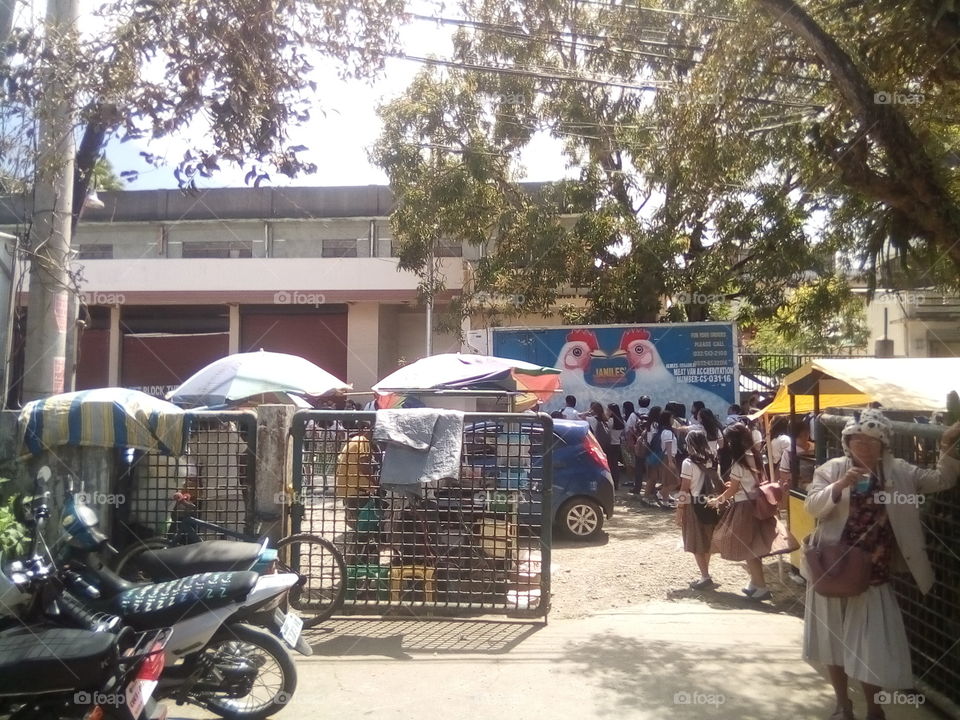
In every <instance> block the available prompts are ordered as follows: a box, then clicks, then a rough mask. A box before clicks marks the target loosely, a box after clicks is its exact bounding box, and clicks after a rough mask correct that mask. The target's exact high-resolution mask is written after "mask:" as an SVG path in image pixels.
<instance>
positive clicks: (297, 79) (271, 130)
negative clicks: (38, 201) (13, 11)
mask: <svg viewBox="0 0 960 720" xmlns="http://www.w3.org/2000/svg"><path fill="white" fill-rule="evenodd" d="M95 5H96V7H95V8H94V9H91V10H90V14H92V15H93V16H94V22H96V24H97V32H96V33H95V34H92V33H91V34H89V35H85V36H83V37H79V36H78V35H76V34H75V33H73V34H71V33H68V34H62V35H57V36H48V35H47V34H46V33H45V31H44V28H43V27H42V25H41V24H39V23H38V25H37V26H35V27H33V26H21V27H15V28H14V29H13V32H12V33H11V36H10V39H9V41H8V43H7V47H6V53H5V54H4V56H3V60H2V61H0V102H2V104H3V106H4V108H5V109H6V111H5V114H4V117H3V118H2V124H0V132H4V133H5V135H4V137H5V138H6V139H8V140H9V141H10V143H12V145H11V144H9V143H6V142H4V140H0V150H9V149H12V148H13V146H16V147H19V148H20V152H21V154H22V156H23V157H26V158H27V160H29V158H30V157H32V153H33V151H34V149H35V148H33V143H34V141H35V138H34V135H33V133H34V122H33V121H34V119H35V117H36V114H37V113H38V112H40V109H41V108H42V103H41V102H40V101H41V98H42V97H43V96H44V93H51V92H56V93H64V94H65V95H66V96H67V97H75V98H76V111H77V115H78V119H79V126H80V128H81V131H80V135H81V142H80V146H79V149H78V169H77V172H78V177H80V178H81V179H88V178H89V175H90V173H91V172H92V171H93V167H94V163H95V162H96V159H97V158H98V157H99V155H100V152H101V150H102V147H103V145H104V143H105V141H106V139H107V138H108V137H110V136H111V135H113V136H116V137H118V138H119V139H121V140H131V139H144V140H149V139H157V138H163V137H165V136H168V135H179V136H181V137H183V138H185V139H187V141H188V142H190V143H191V148H190V150H188V151H187V153H186V154H185V155H184V157H183V158H182V160H181V161H180V162H179V163H178V165H177V167H176V175H177V177H178V179H179V180H180V182H181V184H183V185H185V186H191V185H193V184H194V183H195V181H196V179H197V178H198V177H210V176H212V174H213V173H215V172H216V171H217V170H218V169H219V167H220V164H221V163H223V162H229V163H235V164H238V165H241V166H244V167H247V168H249V170H250V174H249V175H248V180H249V182H251V183H253V182H256V183H259V182H261V181H263V180H266V179H268V178H269V174H268V173H269V172H274V171H275V172H279V173H281V174H283V175H287V176H290V177H293V176H296V175H298V174H301V173H304V172H310V171H312V170H313V169H314V168H313V165H312V164H310V163H308V162H305V161H304V160H303V159H302V158H301V154H302V152H303V150H304V149H305V148H303V147H302V146H298V145H294V144H292V143H291V142H290V140H289V131H290V129H291V128H292V127H293V126H295V125H298V124H301V123H303V122H305V121H306V120H308V119H309V117H310V113H311V110H312V109H313V108H314V106H315V104H316V99H317V96H318V88H317V85H316V83H315V82H314V81H313V80H312V79H311V71H312V70H313V64H314V63H315V62H316V60H317V58H318V57H323V58H330V59H334V60H337V61H339V66H340V68H341V72H342V74H343V75H344V76H353V77H366V76H369V75H371V74H375V73H377V72H378V71H379V70H380V69H382V67H383V61H384V58H385V56H386V53H388V52H390V51H391V50H392V49H393V48H394V47H395V45H396V23H397V21H398V19H399V17H400V15H401V13H402V12H403V9H404V3H403V0H325V1H324V2H322V3H317V2H297V1H296V0H270V1H268V2H265V1H264V0H202V1H199V2H197V1H192V2H184V1H183V0H109V1H107V2H102V3H96V4H95ZM20 15H21V16H23V17H24V18H29V17H31V16H32V14H31V13H21V14H20ZM15 117H19V118H21V120H20V121H15V120H14V118H15ZM198 130H199V131H198ZM143 155H144V159H145V160H146V161H147V162H148V163H152V164H156V165H162V164H166V162H167V159H166V158H162V157H155V156H153V155H150V154H148V153H143ZM3 157H4V159H5V167H9V166H10V157H11V156H10V153H9V152H4V153H3ZM32 170H33V169H32V168H31V167H29V162H28V161H26V162H24V163H22V164H21V165H20V166H19V167H18V168H17V171H18V173H19V174H20V179H25V178H28V177H30V175H31V174H32ZM121 175H122V176H127V175H129V172H128V171H123V172H121ZM28 184H29V183H28Z"/></svg>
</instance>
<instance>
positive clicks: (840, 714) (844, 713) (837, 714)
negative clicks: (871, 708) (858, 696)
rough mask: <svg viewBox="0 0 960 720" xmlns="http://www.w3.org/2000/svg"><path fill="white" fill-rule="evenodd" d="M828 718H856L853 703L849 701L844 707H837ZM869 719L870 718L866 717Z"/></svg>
mask: <svg viewBox="0 0 960 720" xmlns="http://www.w3.org/2000/svg"><path fill="white" fill-rule="evenodd" d="M830 720H856V718H855V717H854V716H853V703H852V702H850V703H848V704H847V706H846V707H844V708H837V709H836V710H834V711H833V714H832V715H831V716H830ZM867 720H871V718H867ZM872 720H884V719H883V717H882V716H881V717H879V718H873V719H872Z"/></svg>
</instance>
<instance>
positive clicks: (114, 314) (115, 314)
mask: <svg viewBox="0 0 960 720" xmlns="http://www.w3.org/2000/svg"><path fill="white" fill-rule="evenodd" d="M122 346H123V336H122V335H121V334H120V306H119V305H113V306H111V307H110V350H109V355H110V357H108V358H107V385H109V386H110V387H120V353H121V352H122V349H123V348H122Z"/></svg>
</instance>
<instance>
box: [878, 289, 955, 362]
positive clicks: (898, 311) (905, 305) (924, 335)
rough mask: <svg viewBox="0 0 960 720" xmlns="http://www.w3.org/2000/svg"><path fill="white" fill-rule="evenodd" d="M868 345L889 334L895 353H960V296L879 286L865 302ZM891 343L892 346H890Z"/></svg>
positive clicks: (927, 355)
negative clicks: (883, 288)
mask: <svg viewBox="0 0 960 720" xmlns="http://www.w3.org/2000/svg"><path fill="white" fill-rule="evenodd" d="M866 313H867V326H868V327H869V329H870V341H869V345H868V347H869V349H870V352H873V351H874V349H877V354H878V355H881V354H882V353H881V352H880V348H882V344H881V345H880V346H879V347H878V345H877V342H878V341H880V340H883V339H884V338H886V339H887V340H888V341H889V342H888V343H887V344H886V345H887V350H888V351H889V355H890V356H892V357H958V356H960V298H958V297H949V296H945V295H943V294H941V293H937V292H934V291H931V290H924V289H917V290H909V291H902V292H889V291H884V290H878V291H877V292H876V294H875V295H874V298H873V300H872V302H870V303H868V304H867V306H866ZM891 344H892V346H891Z"/></svg>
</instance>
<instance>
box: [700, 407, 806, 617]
mask: <svg viewBox="0 0 960 720" xmlns="http://www.w3.org/2000/svg"><path fill="white" fill-rule="evenodd" d="M723 439H724V444H725V446H726V448H727V452H728V453H729V458H730V463H731V465H730V471H729V475H728V478H727V489H726V490H724V491H723V494H721V495H720V496H719V497H717V498H716V499H714V500H711V501H709V502H708V503H707V504H708V505H709V506H710V507H716V508H723V514H722V515H721V517H720V521H719V522H718V523H717V527H716V529H715V530H714V532H713V542H712V543H711V552H713V553H716V554H718V555H720V557H722V558H723V559H724V560H732V561H734V562H746V564H747V572H748V573H749V575H750V582H749V583H748V584H747V586H746V587H745V588H743V590H742V592H743V594H744V595H746V596H747V597H749V598H752V599H753V600H769V599H770V598H771V597H772V595H771V593H770V590H769V589H768V588H767V583H766V581H765V580H764V577H763V558H765V557H768V556H770V555H778V554H781V553H787V552H792V551H793V550H796V549H797V548H798V547H799V544H798V543H797V541H796V540H794V539H793V537H792V536H791V535H790V533H789V532H787V529H786V528H785V527H784V526H783V523H781V522H780V519H779V518H777V517H770V518H766V519H764V520H760V519H758V518H757V517H755V516H754V514H753V498H754V496H755V494H756V492H757V487H758V486H759V484H760V478H761V473H762V471H763V460H762V458H761V457H760V452H759V451H758V450H757V448H756V447H755V446H754V444H753V437H752V436H751V434H750V428H748V427H747V426H746V425H744V424H743V423H735V424H733V425H731V426H730V427H728V428H727V429H726V431H724V434H723Z"/></svg>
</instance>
